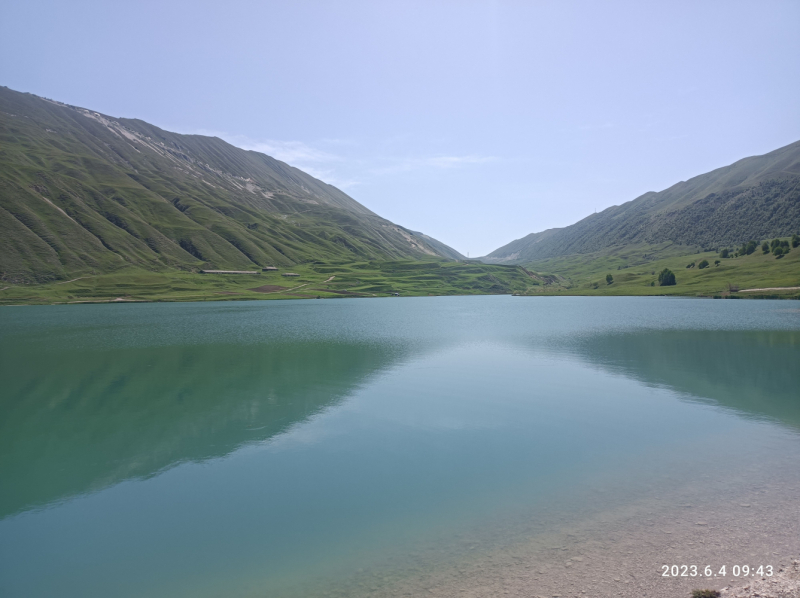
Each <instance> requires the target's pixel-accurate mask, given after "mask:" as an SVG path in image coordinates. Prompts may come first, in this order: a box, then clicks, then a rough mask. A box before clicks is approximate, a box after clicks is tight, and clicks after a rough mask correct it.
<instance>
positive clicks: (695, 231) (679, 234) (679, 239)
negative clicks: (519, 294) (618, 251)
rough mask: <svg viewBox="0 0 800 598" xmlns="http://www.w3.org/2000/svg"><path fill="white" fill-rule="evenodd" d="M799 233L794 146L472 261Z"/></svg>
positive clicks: (518, 260) (799, 167) (710, 244)
mask: <svg viewBox="0 0 800 598" xmlns="http://www.w3.org/2000/svg"><path fill="white" fill-rule="evenodd" d="M799 231H800V141H798V142H796V143H793V144H791V145H787V146H786V147H782V148H780V149H777V150H775V151H773V152H770V153H768V154H765V155H763V156H754V157H751V158H745V159H743V160H739V161H738V162H735V163H734V164H731V165H730V166H725V167H724V168H718V169H716V170H713V171H711V172H709V173H707V174H702V175H700V176H696V177H694V178H692V179H690V180H688V181H681V182H680V183H678V184H676V185H673V186H672V187H670V188H669V189H666V190H664V191H661V192H658V193H655V192H649V193H645V194H644V195H642V196H640V197H637V198H636V199H634V200H632V201H629V202H627V203H624V204H622V205H619V206H612V207H610V208H608V209H606V210H604V211H602V212H600V213H598V214H592V215H591V216H588V217H587V218H584V219H583V220H581V221H579V222H576V223H575V224H573V225H571V226H567V227H565V228H555V229H549V230H545V231H542V232H538V233H532V234H530V235H528V236H526V237H523V238H522V239H517V240H516V241H512V242H511V243H509V244H508V245H504V246H503V247H500V248H499V249H496V250H494V251H493V252H491V253H490V254H489V255H487V256H485V257H483V258H478V259H480V260H482V261H483V262H485V263H490V264H526V263H532V262H536V261H540V260H547V259H550V258H556V257H561V256H568V255H576V254H589V253H595V252H600V251H603V250H605V249H608V248H611V247H615V246H625V245H640V246H641V245H658V244H662V243H665V242H671V243H674V244H677V245H686V246H691V247H692V248H693V249H694V248H696V249H698V250H699V249H702V250H714V249H718V248H721V247H732V248H733V247H737V246H739V245H741V244H742V243H744V242H747V241H750V240H764V239H767V238H772V237H776V236H781V237H783V236H788V235H791V234H793V233H797V232H799Z"/></svg>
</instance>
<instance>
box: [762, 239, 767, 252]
mask: <svg viewBox="0 0 800 598" xmlns="http://www.w3.org/2000/svg"><path fill="white" fill-rule="evenodd" d="M761 251H763V252H764V253H769V243H767V242H766V241H764V242H763V243H762V244H761Z"/></svg>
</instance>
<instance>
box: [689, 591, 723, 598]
mask: <svg viewBox="0 0 800 598" xmlns="http://www.w3.org/2000/svg"><path fill="white" fill-rule="evenodd" d="M720 596H722V594H720V593H719V591H717V590H695V591H694V592H692V598H719V597H720Z"/></svg>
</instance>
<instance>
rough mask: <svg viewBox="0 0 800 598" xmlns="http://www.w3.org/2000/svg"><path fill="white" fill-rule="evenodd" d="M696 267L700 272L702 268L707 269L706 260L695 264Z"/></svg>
mask: <svg viewBox="0 0 800 598" xmlns="http://www.w3.org/2000/svg"><path fill="white" fill-rule="evenodd" d="M697 267H698V268H700V269H701V270H702V269H703V268H708V260H703V261H702V262H700V263H699V264H697Z"/></svg>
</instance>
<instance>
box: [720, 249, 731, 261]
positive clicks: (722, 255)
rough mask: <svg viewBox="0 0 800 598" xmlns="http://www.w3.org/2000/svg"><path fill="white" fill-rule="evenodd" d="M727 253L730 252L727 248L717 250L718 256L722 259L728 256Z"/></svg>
mask: <svg viewBox="0 0 800 598" xmlns="http://www.w3.org/2000/svg"><path fill="white" fill-rule="evenodd" d="M729 254H730V251H728V250H727V249H723V250H722V251H720V252H719V257H721V258H723V259H724V258H726V257H728V255H729Z"/></svg>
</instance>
